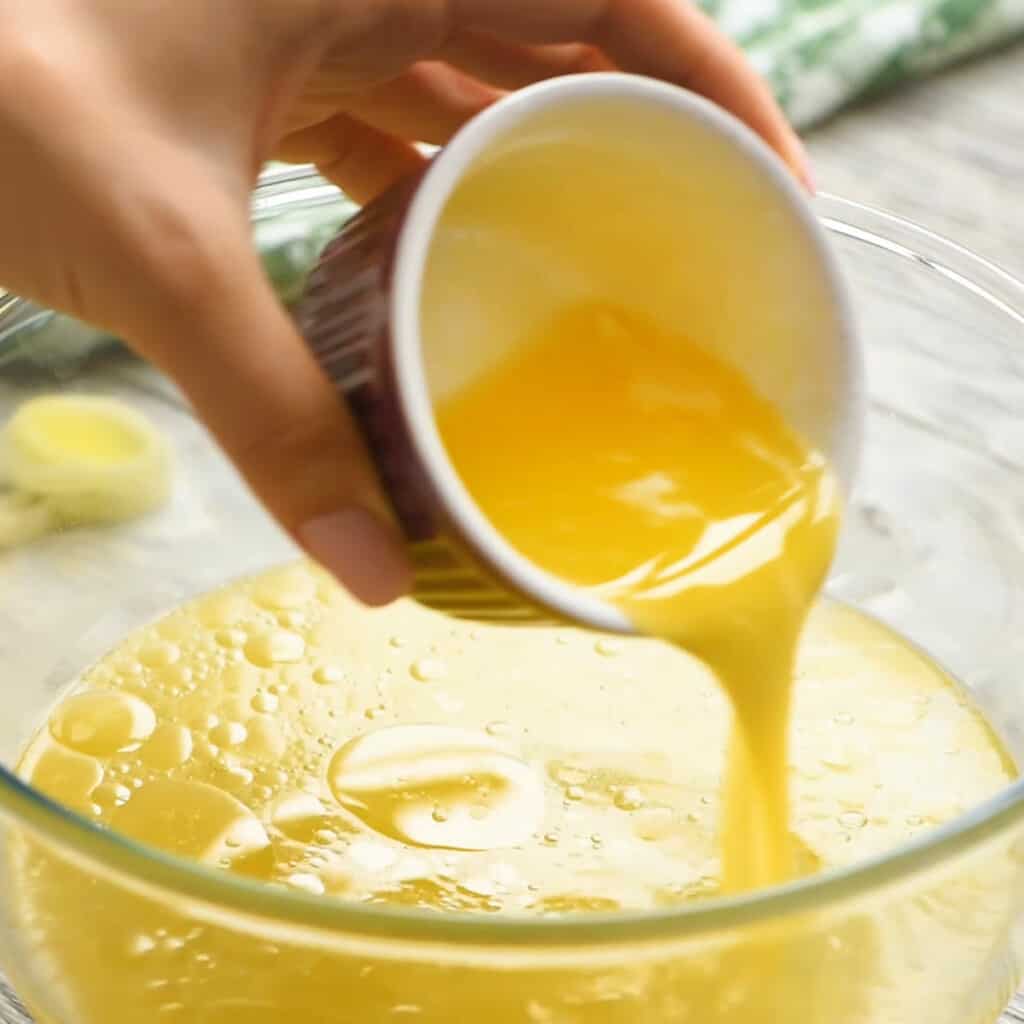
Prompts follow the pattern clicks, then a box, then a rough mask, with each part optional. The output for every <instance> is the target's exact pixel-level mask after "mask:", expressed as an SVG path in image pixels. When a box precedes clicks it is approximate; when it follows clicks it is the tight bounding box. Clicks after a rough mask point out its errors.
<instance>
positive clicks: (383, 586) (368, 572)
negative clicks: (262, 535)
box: [297, 505, 412, 607]
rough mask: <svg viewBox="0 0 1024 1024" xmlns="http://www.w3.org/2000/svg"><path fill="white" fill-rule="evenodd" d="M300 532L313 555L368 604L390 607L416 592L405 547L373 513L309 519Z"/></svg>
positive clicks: (356, 509) (352, 510) (358, 510)
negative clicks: (409, 593)
mask: <svg viewBox="0 0 1024 1024" xmlns="http://www.w3.org/2000/svg"><path fill="white" fill-rule="evenodd" d="M297 533H298V538H299V542H300V543H301V544H302V546H303V547H304V548H305V549H306V550H307V551H308V552H309V554H310V555H312V556H313V558H314V559H315V560H316V561H318V562H319V563H320V564H321V565H322V566H323V567H324V568H325V569H326V570H327V571H328V572H330V573H332V574H333V575H334V576H335V577H336V578H337V579H338V581H339V582H340V583H341V584H342V586H344V587H345V588H346V590H348V591H349V592H350V593H351V594H352V596H353V597H355V598H357V599H358V600H360V601H362V602H363V604H367V605H370V606H372V607H378V606H379V605H385V604H390V603H391V602H392V601H394V600H395V599H396V598H399V597H402V596H403V595H404V594H407V593H408V592H409V590H410V589H411V587H412V569H411V568H410V566H409V560H408V558H407V556H406V553H405V550H404V548H403V547H402V544H401V542H400V541H399V540H398V538H397V537H396V536H395V535H394V534H393V533H392V532H391V531H390V530H389V529H388V527H387V526H385V525H384V523H382V522H381V520H380V519H378V518H377V517H376V516H375V515H374V514H373V513H372V512H370V511H369V510H368V509H365V508H362V507H361V506H358V505H350V506H349V507H348V508H344V509H341V510H340V511H339V512H333V513H331V514H330V515H326V516H319V517H318V518H316V519H311V520H309V521H308V522H307V523H304V524H303V525H302V526H301V527H299V529H298V531H297Z"/></svg>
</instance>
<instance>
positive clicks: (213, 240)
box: [129, 192, 232, 313]
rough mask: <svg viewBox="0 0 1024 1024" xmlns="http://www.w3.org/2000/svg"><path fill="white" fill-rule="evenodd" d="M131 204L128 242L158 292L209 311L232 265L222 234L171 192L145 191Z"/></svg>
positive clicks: (179, 304) (174, 302)
mask: <svg viewBox="0 0 1024 1024" xmlns="http://www.w3.org/2000/svg"><path fill="white" fill-rule="evenodd" d="M132 206H133V209H132V211H131V213H130V215H129V216H130V227H129V236H130V245H131V248H132V250H133V251H134V252H136V253H137V254H138V258H139V259H140V260H141V264H142V269H143V272H144V274H145V276H146V278H147V279H148V280H149V281H150V282H152V286H153V287H154V288H155V289H156V291H157V293H158V297H159V298H162V299H163V300H164V302H167V303H170V304H171V305H172V306H174V307H176V308H178V309H187V310H188V311H189V312H190V313H202V312H204V311H208V310H209V309H210V307H211V304H212V303H214V302H216V301H217V299H218V297H219V296H222V295H223V291H224V288H225V287H226V285H227V284H228V281H229V276H230V272H231V269H232V267H231V264H232V260H231V258H230V256H229V255H228V252H227V251H226V247H225V245H224V244H223V243H224V242H225V241H226V240H225V238H224V235H223V234H221V233H219V232H218V231H217V230H216V228H215V227H214V226H213V225H211V224H210V223H209V222H202V221H201V219H200V217H199V216H197V214H196V212H195V211H194V209H192V208H190V207H189V206H188V205H187V204H186V203H184V202H181V201H180V200H178V199H177V198H176V197H173V196H170V195H166V194H163V193H160V192H154V193H151V194H147V195H145V196H143V197H140V198H139V200H138V201H136V202H135V203H133V204H132Z"/></svg>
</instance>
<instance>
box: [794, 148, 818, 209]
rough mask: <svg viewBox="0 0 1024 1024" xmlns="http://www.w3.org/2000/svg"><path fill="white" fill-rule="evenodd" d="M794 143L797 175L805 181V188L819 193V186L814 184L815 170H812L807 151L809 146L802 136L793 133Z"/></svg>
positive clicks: (813, 193) (811, 192)
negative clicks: (805, 143)
mask: <svg viewBox="0 0 1024 1024" xmlns="http://www.w3.org/2000/svg"><path fill="white" fill-rule="evenodd" d="M793 143H794V154H795V155H794V160H795V163H796V166H795V167H794V170H795V171H796V174H797V177H798V178H799V179H800V181H801V182H803V185H804V188H806V189H807V191H808V192H810V194H811V195H812V196H813V195H816V194H817V191H818V190H817V187H816V186H815V184H814V172H813V171H812V170H811V158H810V155H809V154H808V152H807V147H806V146H805V145H804V144H803V142H802V141H801V139H800V137H799V136H798V135H796V134H794V135H793Z"/></svg>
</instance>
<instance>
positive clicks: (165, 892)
mask: <svg viewBox="0 0 1024 1024" xmlns="http://www.w3.org/2000/svg"><path fill="white" fill-rule="evenodd" d="M332 195H333V196H335V197H336V196H337V192H336V190H334V189H333V186H330V185H328V184H327V183H326V182H325V181H324V180H323V179H322V178H320V177H319V176H318V175H317V174H316V173H315V171H314V170H313V169H312V168H310V167H306V166H287V167H283V168H272V169H270V170H269V171H267V172H265V174H264V175H263V176H262V177H261V181H260V185H259V187H258V188H257V191H256V193H255V196H254V202H253V207H254V213H255V216H257V217H259V216H260V211H261V210H266V209H270V208H273V209H277V208H278V207H280V206H283V205H287V206H295V205H296V204H299V203H304V202H305V201H306V197H309V198H310V201H312V202H316V203H319V202H328V201H330V197H331V196H332ZM815 205H816V209H817V211H818V214H819V217H820V218H821V222H822V224H823V226H824V228H825V229H826V231H827V232H828V233H831V234H835V235H839V236H841V237H845V238H849V239H853V240H856V241H858V242H861V243H865V244H869V245H871V246H873V247H876V248H880V249H882V250H884V251H887V252H889V253H891V254H892V255H894V256H897V257H900V258H904V259H908V260H911V261H913V262H915V263H918V264H923V265H925V266H927V267H928V268H929V269H930V270H932V271H934V272H937V273H939V274H941V275H942V276H944V277H946V278H947V279H948V280H950V281H951V282H952V283H955V284H956V285H958V286H959V287H962V288H965V289H967V290H968V291H970V292H971V293H973V294H974V295H975V296H977V297H978V298H980V299H982V300H983V301H985V302H987V303H989V304H990V305H991V306H993V307H995V308H997V309H998V310H1000V311H1001V312H1002V313H1004V314H1005V315H1007V316H1008V317H1010V318H1011V319H1012V320H1014V321H1016V323H1018V324H1019V325H1020V326H1021V330H1022V332H1024V282H1022V281H1020V280H1018V279H1017V278H1015V277H1014V276H1013V275H1012V274H1010V273H1008V272H1006V271H1005V270H1003V269H1001V268H1000V267H998V266H997V265H996V264H994V263H991V262H990V261H988V260H986V259H984V258H982V257H980V256H977V255H976V254H974V253H973V252H971V251H970V250H969V249H967V248H965V247H963V246H961V245H958V244H956V243H954V242H952V241H949V240H948V239H946V238H944V237H942V236H941V235H938V234H936V233H934V232H932V231H929V230H927V229H925V228H923V227H919V226H918V225H916V224H914V223H912V222H911V221H909V220H906V219H904V218H902V217H899V216H896V215H894V214H890V213H886V212H884V211H881V210H878V209H875V208H872V207H870V206H866V205H863V204H860V203H856V202H852V201H850V200H846V199H841V198H839V197H836V196H832V195H828V194H822V195H819V197H818V198H817V200H816V201H815ZM29 308H31V307H30V304H28V303H25V304H23V305H22V304H21V303H20V300H13V301H12V300H11V299H10V297H7V301H6V302H3V303H0V332H2V330H3V327H4V320H5V319H10V318H12V317H13V318H16V317H18V316H20V315H22V314H23V313H24V311H25V309H29ZM0 816H3V817H4V818H6V819H8V821H9V822H10V824H11V825H12V826H14V827H22V828H27V829H28V830H30V831H31V832H32V833H34V834H35V838H36V839H37V840H42V841H44V842H46V843H47V844H49V845H52V846H55V847H57V848H58V849H63V850H65V851H67V852H68V854H69V855H73V856H76V857H84V858H86V859H87V860H88V861H89V862H90V864H91V866H92V867H94V868H96V869H98V871H99V873H100V874H105V875H109V874H113V875H114V876H116V877H117V879H118V881H119V883H120V884H123V885H126V886H128V887H131V888H135V889H138V890H140V891H142V892H146V893H147V894H149V895H155V894H154V893H152V892H151V891H150V889H149V887H155V888H156V889H158V890H161V891H162V892H161V893H160V894H159V895H161V896H163V897H172V898H181V899H185V900H188V901H190V902H195V901H198V902H200V903H201V904H203V905H204V907H205V909H206V911H207V912H208V913H213V914H218V913H219V914H224V913H229V915H230V916H229V918H228V920H231V921H235V922H236V923H237V918H239V917H241V918H245V917H248V918H262V919H266V920H270V921H272V923H273V926H274V927H275V928H282V929H289V928H290V929H297V930H299V931H300V932H302V933H309V932H310V931H321V932H326V933H328V935H329V936H336V937H338V938H341V937H342V936H345V937H352V938H359V939H361V940H365V941H372V940H380V941H390V942H400V943H402V944H406V945H407V944H410V943H412V944H415V945H416V946H424V947H426V946H432V947H442V946H447V947H449V948H450V949H451V948H454V949H455V950H456V952H457V954H458V955H459V956H463V955H468V953H469V952H470V951H471V950H472V949H474V948H476V949H479V950H489V951H491V953H492V954H493V952H494V951H495V950H503V951H506V952H508V953H509V954H510V955H512V954H514V953H515V951H516V950H517V949H519V950H526V949H528V950H529V951H531V953H536V952H537V951H538V950H542V949H545V948H549V949H550V948H553V947H554V948H562V949H567V950H573V951H575V950H578V951H580V953H581V954H582V953H586V952H587V951H592V952H595V953H596V951H597V949H598V947H605V948H608V947H618V946H621V945H624V944H628V945H630V946H635V945H637V944H642V943H665V942H680V941H687V940H691V939H693V938H695V937H701V938H706V937H708V936H711V935H714V934H716V933H722V932H724V931H726V930H732V929H736V928H746V927H752V926H756V925H759V924H769V923H776V922H778V921H780V920H783V919H785V918H789V917H792V916H793V915H796V914H801V913H807V912H811V911H813V912H816V913H817V912H821V911H823V910H825V909H826V908H832V907H835V906H836V905H837V904H840V903H843V902H845V901H847V900H850V899H853V898H855V897H857V896H860V895H863V894H867V893H869V894H871V895H877V894H878V893H880V892H881V891H883V890H885V889H888V888H889V887H891V886H893V885H896V884H898V883H901V882H903V881H905V880H907V879H908V878H910V877H911V876H916V875H919V874H921V873H924V872H926V871H927V870H929V869H930V868H933V867H935V866H937V865H939V864H942V863H945V862H947V861H949V860H951V859H953V858H956V857H958V856H961V855H964V854H966V853H968V852H969V851H971V850H973V849H975V848H977V847H978V846H980V845H981V844H983V843H985V842H987V841H989V840H995V839H997V838H999V837H1002V836H1005V834H1006V833H1007V831H1008V830H1009V829H1010V828H1011V827H1012V826H1013V825H1015V824H1018V823H1020V822H1022V821H1024V776H1022V777H1020V778H1018V779H1016V780H1015V781H1013V782H1011V783H1010V784H1009V785H1008V786H1005V787H1003V788H1002V789H1001V790H1000V791H999V792H998V793H996V794H994V795H993V796H991V797H989V798H988V799H986V800H984V801H982V802H981V803H979V804H977V805H975V806H974V807H972V808H971V809H970V810H968V811H966V812H964V813H963V814H961V815H959V816H958V817H957V818H955V819H953V820H952V821H950V822H948V823H946V824H944V825H941V826H938V827H936V828H935V829H933V830H931V831H929V832H928V833H926V834H924V835H922V836H920V837H918V838H916V839H914V840H912V841H910V842H908V843H905V844H903V845H901V846H899V847H897V848H896V849H894V850H891V851H889V852H887V853H885V854H881V855H877V856H874V857H871V858H867V859H865V860H861V861H857V862H856V863H854V864H852V865H849V866H847V867H843V868H839V869H834V870H831V871H826V872H823V873H821V874H817V875H814V876H811V877H809V878H806V879H799V880H795V881H793V882H790V883H787V884H785V885H781V886H776V887H773V888H770V889H765V890H760V891H758V892H755V893H750V894H746V895H740V896H730V897H721V898H713V899H708V900H706V901H699V902H696V903H693V904H691V905H688V906H686V907H682V908H672V909H665V910H658V911H648V910H636V911H625V912H616V913H613V914H607V913H595V914H588V915H581V916H579V917H565V918H552V919H538V918H530V917H526V916H524V915H509V916H501V917H495V916H491V915H474V914H468V913H467V914H438V913H436V912H432V911H425V910H414V909H399V908H394V907H385V906H370V905H366V904H358V903H348V902H345V901H344V900H342V899H333V898H332V899H324V898H323V897H317V896H313V895H311V894H306V893H302V892H295V891H292V890H287V889H284V888H280V889H279V888H276V887H274V886H269V885H267V884H265V883H260V882H256V881H251V880H248V879H245V878H240V877H237V876H233V875H230V874H227V873H226V872H223V871H218V870H217V869H215V868H212V867H207V866H204V865H200V864H197V863H195V862H190V861H186V860H183V859H180V858H177V857H174V856H172V855H170V854H166V853H163V852H162V851H159V850H155V849H153V848H151V847H148V846H145V845H144V844H142V843H139V842H137V841H135V840H132V839H130V838H127V837H125V836H121V835H118V834H116V833H113V832H111V831H109V830H107V829H105V828H103V827H101V826H99V825H97V824H96V823H94V822H91V821H89V820H88V819H86V818H84V817H83V816H81V815H79V814H77V813H76V812H74V811H71V810H69V809H67V808H65V807H63V806H61V805H59V804H57V803H56V802H54V801H52V800H51V799H49V798H48V797H46V796H44V795H43V794H42V793H40V792H39V791H37V790H35V789H34V788H32V787H31V786H30V785H28V784H27V783H26V782H24V781H22V780H21V779H19V778H18V777H17V776H15V775H14V774H13V773H12V772H11V770H10V769H9V768H7V767H6V766H2V765H0Z"/></svg>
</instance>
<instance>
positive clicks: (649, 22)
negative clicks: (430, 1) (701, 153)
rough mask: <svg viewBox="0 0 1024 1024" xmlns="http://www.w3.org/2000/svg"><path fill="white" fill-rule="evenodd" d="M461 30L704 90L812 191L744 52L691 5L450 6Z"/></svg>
mask: <svg viewBox="0 0 1024 1024" xmlns="http://www.w3.org/2000/svg"><path fill="white" fill-rule="evenodd" d="M451 16H452V17H451V23H452V24H453V25H454V27H455V28H456V29H474V30H478V31H482V32H488V33H491V34H493V35H496V36H499V37H501V38H504V39H508V40H514V41H516V42H520V43H564V42H585V43H589V44H591V45H592V46H596V47H599V48H600V49H601V50H602V51H604V52H605V53H606V54H607V55H608V56H609V57H611V58H612V60H614V61H615V63H616V64H617V65H618V66H619V67H620V68H621V69H622V70H623V71H631V72H635V73H637V74H643V75H649V76H650V77H653V78H660V79H663V80H664V81H668V82H673V83H675V84H677V85H681V86H684V87H685V88H688V89H692V90H693V91H694V92H699V93H701V94H702V95H704V96H706V97H707V98H708V99H710V100H712V101H713V102H715V103H717V104H719V106H721V107H724V108H725V109H726V110H728V111H730V112H731V113H733V114H735V115H736V116H737V117H738V118H739V119H740V120H742V121H744V122H746V124H748V125H749V126H750V127H751V128H752V129H753V130H754V131H755V132H757V133H758V134H759V135H760V136H761V137H762V138H763V139H764V140H765V142H767V143H768V145H770V146H771V147H772V148H773V149H774V150H775V151H776V152H777V153H778V154H779V155H780V156H781V157H782V158H783V160H785V161H786V163H787V164H789V166H790V167H791V168H792V169H793V171H794V172H795V173H796V174H797V176H798V177H800V178H801V179H802V180H803V181H804V182H805V184H807V185H808V187H810V173H809V169H808V166H807V157H806V154H805V152H804V149H803V146H802V144H801V143H800V140H799V139H798V138H797V136H796V133H795V132H794V131H793V129H792V128H791V127H790V126H789V124H788V122H787V121H786V118H785V116H784V115H783V113H782V111H781V110H780V109H779V106H778V104H777V103H776V102H775V99H774V97H773V96H772V94H771V92H770V90H769V89H768V87H767V85H766V84H765V83H764V81H763V80H762V79H761V77H760V76H759V75H758V74H757V72H756V71H755V70H754V68H753V67H752V66H751V65H750V63H749V62H748V61H747V58H746V57H745V56H744V55H743V52H742V51H741V50H740V49H739V48H738V47H737V46H736V45H735V44H734V43H733V42H731V41H730V40H729V39H728V38H727V37H726V36H725V35H723V34H722V32H721V31H719V29H718V28H717V27H716V26H715V25H714V23H713V22H712V21H711V20H710V19H709V18H708V17H707V16H706V15H705V14H703V13H702V12H701V11H699V10H698V9H697V8H696V7H694V6H693V5H692V4H691V3H689V2H685V0H558V2H557V3H552V2H551V0H514V2H509V0H451Z"/></svg>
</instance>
